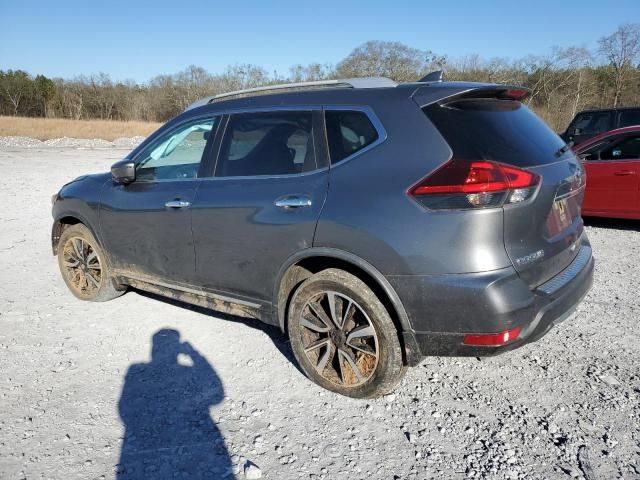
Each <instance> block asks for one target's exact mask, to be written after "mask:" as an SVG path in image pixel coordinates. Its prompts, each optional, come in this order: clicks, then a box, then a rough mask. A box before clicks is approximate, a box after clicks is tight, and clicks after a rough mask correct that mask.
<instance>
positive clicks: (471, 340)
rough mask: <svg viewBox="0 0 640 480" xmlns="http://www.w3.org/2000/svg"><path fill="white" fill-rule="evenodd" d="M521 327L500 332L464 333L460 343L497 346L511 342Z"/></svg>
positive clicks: (516, 336)
mask: <svg viewBox="0 0 640 480" xmlns="http://www.w3.org/2000/svg"><path fill="white" fill-rule="evenodd" d="M520 330H522V329H521V328H519V327H518V328H514V329H511V330H505V331H504V332H500V333H488V334H480V335H476V334H470V335H465V336H464V339H463V340H462V343H463V344H465V345H477V346H482V347H499V346H501V345H506V344H507V343H511V342H513V341H514V340H516V339H517V338H518V335H520Z"/></svg>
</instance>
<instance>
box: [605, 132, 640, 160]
mask: <svg viewBox="0 0 640 480" xmlns="http://www.w3.org/2000/svg"><path fill="white" fill-rule="evenodd" d="M636 158H640V135H638V136H634V137H627V138H625V139H624V140H622V141H621V142H618V143H616V144H615V145H613V146H611V147H609V148H607V149H605V150H604V151H602V153H601V154H600V159H602V160H631V159H636Z"/></svg>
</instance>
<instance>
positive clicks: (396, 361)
mask: <svg viewBox="0 0 640 480" xmlns="http://www.w3.org/2000/svg"><path fill="white" fill-rule="evenodd" d="M287 320H288V333H289V338H290V341H291V346H292V349H293V352H294V355H295V357H296V359H297V360H298V363H299V364H300V366H301V368H302V370H303V371H304V372H305V374H306V375H307V376H308V377H309V378H311V379H312V380H313V381H314V382H316V383H317V384H319V385H320V386H322V387H324V388H326V389H328V390H332V391H334V392H337V393H340V394H342V395H347V396H350V397H356V398H372V397H377V396H380V395H383V394H385V393H387V392H389V391H391V390H392V389H393V388H394V387H395V386H396V385H397V384H398V382H400V380H401V379H402V377H403V375H404V373H405V370H406V367H405V366H404V365H403V362H402V350H401V346H400V341H399V338H398V332H397V329H396V327H395V325H394V324H393V321H392V320H391V317H390V316H389V313H388V312H387V310H386V309H385V307H384V305H382V303H381V302H380V300H379V299H378V298H377V297H376V295H375V294H374V293H373V291H372V290H371V289H370V288H369V287H368V286H367V285H366V284H365V283H364V282H363V281H362V280H360V279H359V278H357V277H355V276H354V275H351V274H350V273H348V272H345V271H343V270H338V269H327V270H323V271H321V272H319V273H316V274H315V275H313V276H311V277H310V278H308V279H307V280H305V281H304V282H303V283H302V284H301V285H300V287H298V289H297V290H296V292H295V294H294V296H293V298H292V300H291V305H290V308H289V313H288V319H287Z"/></svg>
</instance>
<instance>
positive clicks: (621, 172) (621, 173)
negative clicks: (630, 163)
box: [613, 170, 636, 177]
mask: <svg viewBox="0 0 640 480" xmlns="http://www.w3.org/2000/svg"><path fill="white" fill-rule="evenodd" d="M634 173H636V172H635V171H634V170H619V171H617V172H613V174H614V175H617V176H618V177H624V176H626V175H633V174H634Z"/></svg>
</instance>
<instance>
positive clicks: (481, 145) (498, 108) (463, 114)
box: [423, 98, 570, 167]
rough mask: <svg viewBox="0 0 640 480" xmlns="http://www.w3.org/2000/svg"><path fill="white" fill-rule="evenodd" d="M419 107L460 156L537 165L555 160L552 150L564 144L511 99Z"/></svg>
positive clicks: (462, 101)
mask: <svg viewBox="0 0 640 480" xmlns="http://www.w3.org/2000/svg"><path fill="white" fill-rule="evenodd" d="M423 111H424V113H425V114H426V115H427V116H428V117H429V119H430V120H431V121H432V122H433V124H434V125H435V126H436V128H437V129H438V130H439V131H440V133H441V134H442V136H443V137H444V138H445V140H446V141H447V143H448V144H449V146H450V147H451V149H452V150H453V153H454V156H455V158H457V159H461V160H493V161H496V162H501V163H508V164H510V165H516V166H520V167H527V166H533V165H541V164H545V163H553V162H556V161H558V157H556V156H555V153H556V152H557V151H558V150H559V149H561V148H562V147H563V146H564V145H565V143H564V142H563V141H562V139H561V138H560V137H559V136H558V135H557V134H556V133H555V132H554V131H553V130H551V129H550V128H549V127H548V126H547V125H546V124H545V123H544V122H543V121H542V120H541V119H540V118H538V116H536V115H535V114H534V113H533V112H532V111H531V110H529V109H528V108H527V107H526V106H525V105H523V104H522V103H520V102H518V101H514V100H498V99H489V98H485V99H469V100H459V101H456V102H452V103H448V104H446V105H442V106H441V105H438V104H434V105H429V106H427V107H424V108H423ZM569 154H570V153H569Z"/></svg>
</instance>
